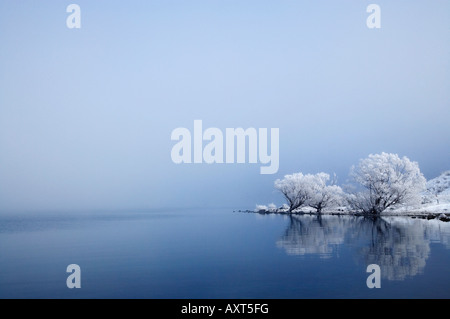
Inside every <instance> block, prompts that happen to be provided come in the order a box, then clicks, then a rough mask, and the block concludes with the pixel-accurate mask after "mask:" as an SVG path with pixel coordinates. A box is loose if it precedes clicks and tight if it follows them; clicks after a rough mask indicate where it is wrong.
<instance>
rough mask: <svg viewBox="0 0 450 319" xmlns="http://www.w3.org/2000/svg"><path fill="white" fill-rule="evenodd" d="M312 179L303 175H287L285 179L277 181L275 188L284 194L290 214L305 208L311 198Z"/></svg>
mask: <svg viewBox="0 0 450 319" xmlns="http://www.w3.org/2000/svg"><path fill="white" fill-rule="evenodd" d="M309 180H310V177H307V175H303V174H302V173H294V174H290V175H285V176H284V178H283V179H277V180H276V181H275V188H276V189H277V190H279V191H280V192H281V194H283V196H284V198H286V200H287V202H288V205H289V213H292V211H293V210H295V209H297V208H299V207H301V206H303V205H304V204H305V203H306V202H307V201H308V200H309V198H310V192H309V186H308V184H309Z"/></svg>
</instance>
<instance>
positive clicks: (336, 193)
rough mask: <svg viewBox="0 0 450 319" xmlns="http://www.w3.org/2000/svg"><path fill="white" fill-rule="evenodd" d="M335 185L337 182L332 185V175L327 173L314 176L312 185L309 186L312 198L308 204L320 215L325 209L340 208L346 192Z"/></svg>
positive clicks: (310, 197)
mask: <svg viewBox="0 0 450 319" xmlns="http://www.w3.org/2000/svg"><path fill="white" fill-rule="evenodd" d="M334 183H335V181H331V183H330V175H329V174H327V173H318V174H315V175H313V176H312V183H311V184H310V185H309V187H310V190H309V191H310V196H309V200H308V203H307V204H308V205H309V206H311V207H313V208H315V209H316V210H317V212H318V213H321V212H322V209H324V208H325V207H330V206H339V205H340V204H341V203H342V199H343V197H344V192H343V191H342V188H341V187H339V186H337V185H334Z"/></svg>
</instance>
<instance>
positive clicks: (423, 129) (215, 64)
mask: <svg viewBox="0 0 450 319" xmlns="http://www.w3.org/2000/svg"><path fill="white" fill-rule="evenodd" d="M70 3H77V4H79V5H80V7H81V20H82V22H81V23H82V27H81V29H78V30H75V29H68V28H67V27H66V18H67V16H68V13H66V7H67V5H69V4H70ZM370 3H374V1H350V0H348V1H314V2H313V1H311V2H309V3H308V4H306V3H305V2H303V1H284V0H282V1H206V0H204V1H121V2H119V1H72V2H64V1H3V0H2V1H0V212H8V211H41V210H61V211H64V210H71V211H73V210H89V209H147V208H158V207H172V206H176V207H187V206H199V207H204V206H208V207H216V206H217V207H219V206H230V207H235V208H253V207H254V205H255V204H256V203H270V202H272V201H275V203H277V204H281V203H282V198H281V197H280V196H279V195H278V194H276V193H275V192H274V190H273V182H274V180H275V179H276V178H280V177H282V176H283V175H284V174H288V173H293V172H297V171H302V172H304V173H316V172H319V171H325V172H328V173H333V172H336V173H337V175H338V178H339V181H340V182H344V181H345V180H346V179H347V175H348V172H349V168H350V166H351V165H352V164H356V163H357V162H358V160H359V159H360V158H363V157H366V156H367V155H368V154H370V153H379V152H382V151H385V152H393V153H398V154H399V155H401V156H403V155H406V156H408V157H409V158H410V159H412V160H415V161H418V162H419V165H420V167H421V169H422V172H423V173H424V174H425V176H426V178H427V179H430V178H433V177H435V176H436V175H438V174H439V173H440V172H442V171H444V170H448V169H450V161H449V158H450V147H449V145H450V125H449V119H450V90H449V87H450V65H449V64H450V41H449V39H450V19H449V12H450V2H448V1H439V0H437V1H395V2H393V1H377V2H375V3H377V4H379V5H380V7H381V29H368V28H367V26H366V22H365V21H366V18H367V16H368V13H366V7H367V5H368V4H370ZM195 119H201V120H202V121H203V125H204V127H218V128H220V129H223V130H225V128H227V127H244V128H247V127H256V128H260V127H268V128H270V127H276V128H279V129H280V169H279V171H278V173H277V174H274V175H260V174H259V167H260V165H259V164H253V165H250V164H245V165H243V164H240V165H237V164H236V165H231V164H215V165H206V164H202V165H194V164H190V165H187V164H184V165H183V164H182V165H176V164H174V163H172V161H171V158H170V150H171V148H172V146H173V145H174V142H173V141H171V140H170V135H171V132H172V130H173V129H175V128H177V127H187V128H189V129H192V128H193V121H194V120H195Z"/></svg>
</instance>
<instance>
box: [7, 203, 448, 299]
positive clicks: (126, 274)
mask: <svg viewBox="0 0 450 319" xmlns="http://www.w3.org/2000/svg"><path fill="white" fill-rule="evenodd" d="M449 248H450V223H445V222H441V221H437V220H432V221H427V220H421V219H412V218H403V217H402V218H401V217H395V218H394V217H391V218H383V219H376V220H371V219H367V218H362V217H350V216H340V217H338V216H323V217H322V218H318V217H317V216H309V215H304V216H294V217H289V216H282V215H259V214H249V213H238V212H233V211H232V210H230V209H215V210H167V211H160V212H158V211H155V212H123V213H95V214H59V215H58V214H48V215H45V214H39V215H25V214H24V215H15V216H5V215H4V216H0V298H171V299H172V298H287V299H293V298H449V297H450V250H449ZM69 264H78V265H79V266H80V267H81V288H80V289H69V288H67V286H66V279H67V277H68V276H69V273H67V272H66V268H67V266H68V265H69ZM369 264H377V265H379V266H380V269H381V288H379V289H377V288H373V289H369V288H368V287H367V285H366V279H367V277H368V276H369V275H370V274H369V273H367V272H366V268H367V266H368V265H369Z"/></svg>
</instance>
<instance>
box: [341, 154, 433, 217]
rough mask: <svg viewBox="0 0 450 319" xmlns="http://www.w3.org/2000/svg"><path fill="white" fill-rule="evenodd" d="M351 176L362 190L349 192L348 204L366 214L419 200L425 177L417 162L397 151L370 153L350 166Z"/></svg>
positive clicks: (377, 212) (376, 212)
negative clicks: (393, 152) (353, 192)
mask: <svg viewBox="0 0 450 319" xmlns="http://www.w3.org/2000/svg"><path fill="white" fill-rule="evenodd" d="M351 176H352V177H353V179H354V181H355V182H357V183H358V184H359V185H361V186H362V187H363V188H364V190H363V191H361V192H359V193H356V194H353V195H351V196H350V197H349V198H350V203H351V204H352V205H353V207H354V208H357V209H360V210H362V211H363V212H365V213H371V214H379V213H381V212H382V211H384V210H385V209H387V208H388V207H391V206H394V205H400V204H406V205H413V204H415V203H418V202H420V192H421V191H423V190H424V189H425V185H426V179H425V177H424V176H423V175H422V173H421V172H420V169H419V165H418V163H417V162H412V161H410V160H409V159H408V158H407V157H403V158H400V157H399V156H398V155H397V154H389V153H384V152H383V153H381V154H371V155H369V157H368V158H366V159H362V160H360V162H359V164H358V166H356V167H355V166H353V167H352V169H351Z"/></svg>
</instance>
